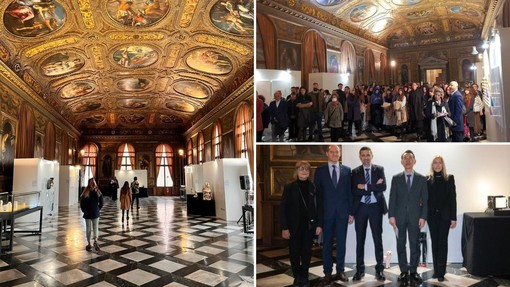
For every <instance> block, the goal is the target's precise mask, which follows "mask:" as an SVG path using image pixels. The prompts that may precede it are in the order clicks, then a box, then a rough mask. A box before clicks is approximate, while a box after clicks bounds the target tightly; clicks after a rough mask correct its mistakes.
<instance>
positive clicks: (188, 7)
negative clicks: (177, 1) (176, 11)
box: [179, 0, 198, 28]
mask: <svg viewBox="0 0 510 287" xmlns="http://www.w3.org/2000/svg"><path fill="white" fill-rule="evenodd" d="M197 6H198V0H188V1H186V4H185V6H184V9H183V10H182V16H181V21H180V23H179V27H181V28H187V27H189V25H190V24H191V20H193V15H194V14H195V11H196V10H197Z"/></svg>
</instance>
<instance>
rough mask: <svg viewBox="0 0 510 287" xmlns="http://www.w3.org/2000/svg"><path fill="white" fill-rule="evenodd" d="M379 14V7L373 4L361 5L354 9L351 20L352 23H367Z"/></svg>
mask: <svg viewBox="0 0 510 287" xmlns="http://www.w3.org/2000/svg"><path fill="white" fill-rule="evenodd" d="M376 12H377V7H375V6H374V5H371V4H363V5H359V6H357V7H356V8H354V9H352V11H351V14H350V18H351V21H352V22H361V21H365V20H367V19H368V18H370V17H372V16H374V15H375V13H376Z"/></svg>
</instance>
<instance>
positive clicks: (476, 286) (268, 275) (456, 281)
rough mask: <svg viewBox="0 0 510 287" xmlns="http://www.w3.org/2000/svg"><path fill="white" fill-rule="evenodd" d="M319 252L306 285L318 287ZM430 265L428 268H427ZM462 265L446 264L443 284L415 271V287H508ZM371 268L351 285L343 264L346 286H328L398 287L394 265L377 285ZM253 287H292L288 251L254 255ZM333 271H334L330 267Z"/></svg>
mask: <svg viewBox="0 0 510 287" xmlns="http://www.w3.org/2000/svg"><path fill="white" fill-rule="evenodd" d="M320 252H321V249H320V248H314V252H313V256H312V260H311V261H312V263H311V268H310V273H309V279H310V283H311V284H310V285H311V286H315V285H317V284H318V282H319V279H320V278H321V277H323V276H324V273H323V269H322V260H321V259H320V256H321V255H320ZM429 265H430V264H429ZM461 265H462V264H450V265H448V267H447V270H446V271H447V274H446V276H445V281H443V282H439V281H437V279H433V278H432V274H433V273H434V271H433V270H432V266H428V267H419V268H418V273H420V275H421V276H422V279H423V283H422V284H421V285H419V286H445V287H446V286H451V287H468V286H472V287H499V286H510V280H508V279H502V278H481V277H475V276H472V275H470V274H468V273H467V271H466V270H465V269H464V268H462V266H461ZM374 267H375V266H366V269H365V277H364V278H363V279H362V280H361V281H356V282H353V281H352V276H354V274H355V273H356V264H354V263H347V264H346V268H345V274H346V275H347V276H348V277H349V282H346V283H343V282H341V281H337V282H334V283H332V284H331V285H330V286H349V287H375V286H388V287H389V286H401V285H400V284H399V282H398V281H397V277H398V276H399V275H400V269H399V267H398V265H397V264H392V265H391V267H390V268H388V269H385V270H384V274H385V277H386V281H384V282H380V281H377V280H376V279H375V268H374ZM256 269H257V275H256V278H257V280H256V282H257V283H256V286H257V287H270V286H292V282H293V280H294V278H293V277H292V271H291V269H290V260H289V255H288V249H286V248H270V249H262V248H259V249H258V251H257V266H256ZM333 270H335V267H333Z"/></svg>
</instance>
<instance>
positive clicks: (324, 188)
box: [314, 145, 354, 286]
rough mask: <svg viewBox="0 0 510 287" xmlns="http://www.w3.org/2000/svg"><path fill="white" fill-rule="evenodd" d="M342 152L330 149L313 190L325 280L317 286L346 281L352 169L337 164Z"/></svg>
mask: <svg viewBox="0 0 510 287" xmlns="http://www.w3.org/2000/svg"><path fill="white" fill-rule="evenodd" d="M341 152H342V151H341V149H340V147H339V146H337V145H330V146H329V147H328V151H327V152H326V155H327V157H328V164H327V165H324V166H321V167H318V168H317V170H316V171H315V180H314V183H315V187H316V188H317V191H318V193H319V198H322V200H323V210H324V213H323V227H322V230H323V238H324V241H323V249H322V261H323V263H322V264H323V267H324V275H325V276H324V278H323V279H322V280H321V282H320V285H321V286H324V285H328V284H330V283H331V282H332V281H337V280H341V281H343V282H347V281H349V278H347V276H346V275H345V272H344V271H345V244H346V238H347V224H348V223H349V224H351V223H352V222H353V220H354V218H353V217H352V216H351V215H350V214H351V208H352V192H351V169H350V168H349V167H347V166H345V165H342V164H340V156H341ZM333 236H335V237H336V274H335V276H332V271H333V254H332V252H333Z"/></svg>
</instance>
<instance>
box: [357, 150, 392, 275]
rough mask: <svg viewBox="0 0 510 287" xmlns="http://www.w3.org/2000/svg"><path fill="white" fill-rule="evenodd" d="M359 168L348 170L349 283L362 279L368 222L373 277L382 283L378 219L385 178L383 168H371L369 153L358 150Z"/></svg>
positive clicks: (382, 209) (383, 206) (382, 206)
mask: <svg viewBox="0 0 510 287" xmlns="http://www.w3.org/2000/svg"><path fill="white" fill-rule="evenodd" d="M359 158H360V160H361V163H362V165H360V166H358V167H357V168H355V169H353V170H352V178H351V184H352V193H353V197H354V201H353V207H352V212H353V215H354V219H355V221H354V226H355V229H356V274H355V275H354V277H352V280H353V281H359V280H361V278H363V276H365V262H364V257H365V238H366V236H367V225H368V222H369V221H370V229H371V230H372V238H373V239H374V246H375V259H376V261H377V265H376V266H375V271H376V273H375V277H376V279H377V280H378V281H384V280H386V278H385V277H384V273H383V270H384V265H383V253H384V251H383V242H382V231H383V230H382V218H383V215H384V214H386V213H387V212H388V206H387V205H386V199H385V198H384V191H385V190H386V177H385V175H384V168H383V167H382V166H379V165H375V164H372V158H373V155H372V150H371V149H370V148H369V147H366V146H365V147H362V148H361V149H360V150H359Z"/></svg>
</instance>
